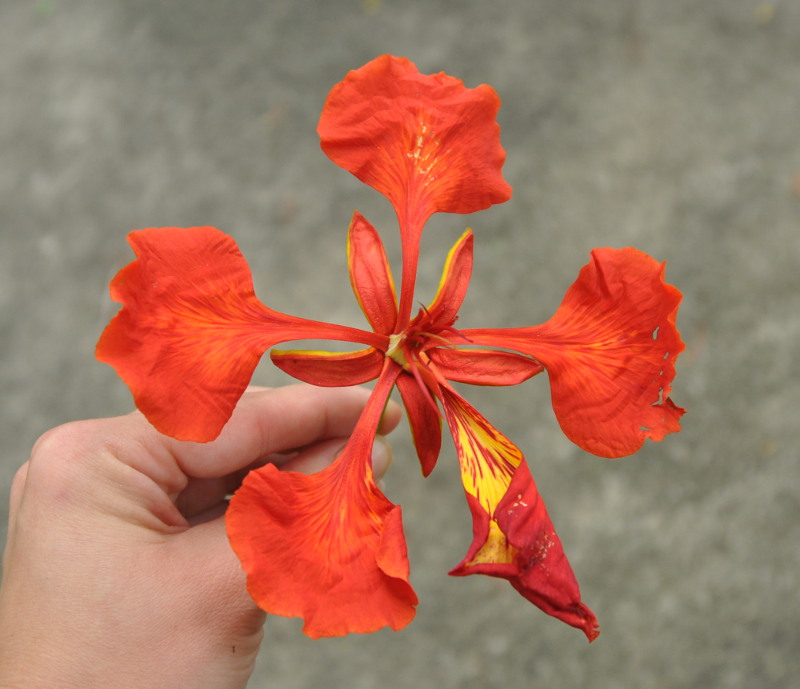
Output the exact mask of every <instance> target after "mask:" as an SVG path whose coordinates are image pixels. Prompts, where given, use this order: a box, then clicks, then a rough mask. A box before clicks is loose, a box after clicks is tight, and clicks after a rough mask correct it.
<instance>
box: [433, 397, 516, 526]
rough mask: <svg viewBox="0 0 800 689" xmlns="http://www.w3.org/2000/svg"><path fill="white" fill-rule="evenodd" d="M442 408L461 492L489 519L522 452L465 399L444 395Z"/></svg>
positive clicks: (504, 491)
mask: <svg viewBox="0 0 800 689" xmlns="http://www.w3.org/2000/svg"><path fill="white" fill-rule="evenodd" d="M445 409H446V410H447V419H448V423H449V424H450V430H451V431H452V434H453V441H454V442H455V444H456V450H457V452H458V461H459V464H460V465H461V479H462V481H463V483H464V490H466V491H467V493H469V494H470V495H472V496H473V497H474V498H476V499H477V500H478V501H479V502H480V504H481V506H482V507H483V508H484V509H485V510H486V511H487V512H488V514H489V515H490V516H491V515H493V514H494V509H495V507H496V506H497V505H498V504H499V502H500V501H501V500H502V499H503V496H504V495H505V494H506V491H507V490H508V486H509V485H510V484H511V478H512V477H513V475H514V472H515V471H516V469H517V467H518V466H519V465H520V463H521V462H522V452H520V450H519V448H518V447H517V446H516V445H514V443H512V442H511V441H510V440H509V439H508V438H506V437H505V436H504V435H503V434H502V433H500V431H498V430H497V429H496V428H495V427H494V426H492V425H491V424H490V423H489V422H488V421H487V420H486V419H485V418H484V417H483V416H481V415H480V414H479V413H478V412H477V411H476V410H475V409H474V408H472V407H471V406H469V405H468V403H467V402H466V401H465V400H463V399H461V398H458V397H455V396H453V395H447V404H445Z"/></svg>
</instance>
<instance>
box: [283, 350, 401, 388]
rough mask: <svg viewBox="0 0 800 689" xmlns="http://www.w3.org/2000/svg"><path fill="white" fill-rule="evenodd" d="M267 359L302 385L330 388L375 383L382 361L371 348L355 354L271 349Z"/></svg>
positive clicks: (377, 352) (382, 356) (382, 355)
mask: <svg viewBox="0 0 800 689" xmlns="http://www.w3.org/2000/svg"><path fill="white" fill-rule="evenodd" d="M269 356H270V358H271V359H272V363H273V364H275V365H276V366H277V367H278V368H279V369H281V370H282V371H284V372H285V373H288V374H289V375H290V376H293V377H295V378H297V379H298V380H302V381H303V382H304V383H311V384H312V385H319V386H322V387H334V388H335V387H343V386H346V385H361V383H366V382H368V381H370V380H375V379H376V378H377V377H378V376H379V375H380V372H381V369H382V368H383V362H384V359H385V358H386V357H385V356H384V354H383V352H381V351H380V350H378V349H375V348H374V347H370V348H369V349H361V350H359V351H357V352H315V351H303V350H292V351H284V350H278V349H273V350H272V351H270V353H269Z"/></svg>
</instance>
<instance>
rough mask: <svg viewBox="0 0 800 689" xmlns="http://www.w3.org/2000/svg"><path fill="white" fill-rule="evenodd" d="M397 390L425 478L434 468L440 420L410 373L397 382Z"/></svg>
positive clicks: (439, 434)
mask: <svg viewBox="0 0 800 689" xmlns="http://www.w3.org/2000/svg"><path fill="white" fill-rule="evenodd" d="M397 389H398V390H399V391H400V396H401V397H402V398H403V406H404V407H405V409H406V415H407V417H408V425H409V427H410V428H411V437H412V438H413V440H414V447H415V448H416V450H417V456H418V457H419V463H420V466H421V467H422V475H423V476H428V475H429V474H430V473H431V472H432V471H433V468H434V467H435V466H436V460H437V459H438V458H439V450H440V449H441V447H442V419H441V417H440V416H439V413H438V411H437V409H436V407H435V406H434V404H435V403H434V402H433V401H432V399H431V398H430V397H429V396H428V395H426V394H425V393H423V392H422V390H421V389H420V387H419V383H418V382H417V381H416V379H415V378H414V377H413V376H412V375H410V374H402V375H400V377H399V378H398V379H397Z"/></svg>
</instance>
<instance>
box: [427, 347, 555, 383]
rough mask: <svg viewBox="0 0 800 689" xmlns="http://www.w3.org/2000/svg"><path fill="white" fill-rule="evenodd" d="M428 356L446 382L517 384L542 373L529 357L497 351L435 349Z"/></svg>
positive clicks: (536, 363) (430, 350) (538, 364)
mask: <svg viewBox="0 0 800 689" xmlns="http://www.w3.org/2000/svg"><path fill="white" fill-rule="evenodd" d="M428 356H430V358H431V361H432V362H433V363H434V364H435V365H436V368H437V370H438V371H439V373H441V374H442V375H443V376H444V377H445V378H447V380H452V381H455V382H457V383H469V384H471V385H517V384H518V383H522V382H523V381H526V380H528V378H531V377H533V376H535V375H536V374H537V373H541V372H542V371H544V367H543V366H542V365H541V364H540V363H539V362H538V361H534V360H533V359H531V358H530V357H527V356H522V355H521V354H515V353H514V352H504V351H500V350H492V349H452V348H450V347H436V348H435V349H429V350H428Z"/></svg>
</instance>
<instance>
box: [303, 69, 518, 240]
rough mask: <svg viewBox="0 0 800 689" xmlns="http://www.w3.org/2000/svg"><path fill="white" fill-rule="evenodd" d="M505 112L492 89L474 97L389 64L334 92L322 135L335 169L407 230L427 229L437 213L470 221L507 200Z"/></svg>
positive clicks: (353, 75)
mask: <svg viewBox="0 0 800 689" xmlns="http://www.w3.org/2000/svg"><path fill="white" fill-rule="evenodd" d="M499 107H500V99H499V98H498V96H497V93H495V91H494V89H493V88H492V87H491V86H487V85H486V84H483V85H481V86H478V87H477V88H474V89H468V88H466V87H465V86H464V84H463V82H462V81H461V80H459V79H455V78H453V77H450V76H448V75H446V74H444V73H443V72H441V73H439V74H433V75H424V74H420V73H419V71H418V70H417V68H416V67H415V66H414V64H413V63H411V62H410V61H409V60H407V59H405V58H398V57H393V56H391V55H383V56H381V57H378V58H376V59H374V60H372V61H371V62H369V63H367V64H366V65H364V66H363V67H361V68H360V69H357V70H354V71H351V72H350V73H349V74H348V75H347V76H346V77H345V79H344V80H343V81H342V82H340V83H339V84H337V85H336V86H334V88H333V89H332V91H331V92H330V94H329V96H328V99H327V100H326V102H325V106H324V108H323V111H322V116H321V117H320V121H319V126H318V128H317V131H318V133H319V136H320V139H321V145H322V149H323V150H324V151H325V153H326V154H327V155H328V156H329V157H330V158H331V160H333V161H334V162H335V163H336V164H337V165H339V166H341V167H343V168H344V169H345V170H348V171H349V172H352V173H353V174H354V175H355V176H356V177H358V178H359V179H360V180H361V181H362V182H365V183H366V184H369V185H370V186H372V187H374V188H375V189H377V190H378V191H379V192H381V193H382V194H384V195H385V196H386V197H387V198H388V199H389V200H390V201H391V202H392V204H393V205H394V207H395V210H396V211H397V214H398V217H399V218H400V224H401V227H403V228H418V229H421V228H422V225H423V224H424V222H425V220H427V218H429V217H430V216H431V214H433V213H435V212H437V211H441V212H447V213H472V212H474V211H478V210H482V209H484V208H488V207H489V206H491V205H492V204H495V203H502V202H504V201H507V200H508V199H509V198H510V197H511V188H510V187H509V185H508V184H507V183H506V182H505V180H504V179H503V176H502V172H501V168H502V166H503V163H504V162H505V151H504V150H503V148H502V147H501V145H500V127H499V125H498V124H497V122H496V120H495V118H496V115H497V111H498V109H499Z"/></svg>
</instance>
